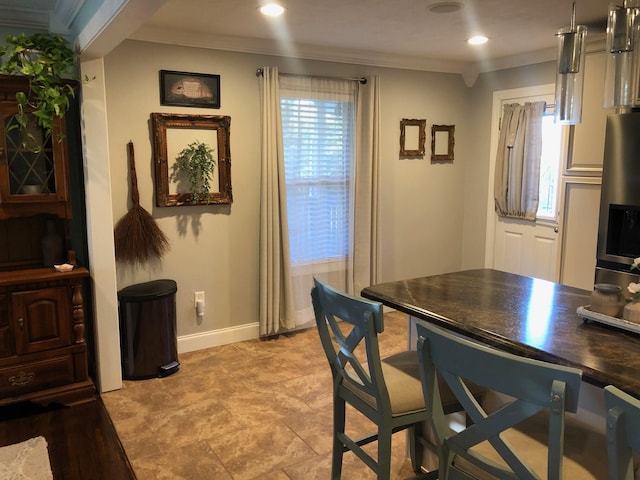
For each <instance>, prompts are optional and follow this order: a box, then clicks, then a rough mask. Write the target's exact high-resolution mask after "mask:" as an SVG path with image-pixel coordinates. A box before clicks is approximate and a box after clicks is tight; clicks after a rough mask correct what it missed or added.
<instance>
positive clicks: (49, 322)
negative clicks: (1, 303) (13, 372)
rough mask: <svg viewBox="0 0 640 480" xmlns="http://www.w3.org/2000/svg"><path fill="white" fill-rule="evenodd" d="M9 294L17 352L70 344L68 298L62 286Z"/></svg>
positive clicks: (66, 290) (30, 351) (69, 300)
mask: <svg viewBox="0 0 640 480" xmlns="http://www.w3.org/2000/svg"><path fill="white" fill-rule="evenodd" d="M11 297H12V306H13V318H14V322H15V332H16V353H18V355H20V354H25V353H33V352H40V351H43V350H50V349H52V348H58V347H64V346H66V345H69V344H70V339H71V335H70V334H71V322H72V318H71V308H70V306H69V304H70V302H71V299H70V293H69V290H68V289H67V288H66V287H51V288H43V289H40V290H31V291H27V292H14V293H12V294H11Z"/></svg>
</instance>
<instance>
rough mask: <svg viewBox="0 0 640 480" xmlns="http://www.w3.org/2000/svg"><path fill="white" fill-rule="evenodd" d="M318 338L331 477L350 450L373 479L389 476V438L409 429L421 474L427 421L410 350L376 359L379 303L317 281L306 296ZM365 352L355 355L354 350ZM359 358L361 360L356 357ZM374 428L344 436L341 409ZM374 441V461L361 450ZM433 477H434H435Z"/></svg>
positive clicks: (413, 456) (413, 459) (414, 462)
mask: <svg viewBox="0 0 640 480" xmlns="http://www.w3.org/2000/svg"><path fill="white" fill-rule="evenodd" d="M311 298H312V303H313V308H314V311H315V317H316V324H317V327H318V333H319V335H320V339H321V341H322V346H323V348H324V351H325V354H326V356H327V359H328V361H329V365H330V367H331V372H332V375H333V455H332V463H331V478H332V479H333V480H338V479H340V477H341V474H342V458H343V453H344V452H345V451H352V452H353V453H354V454H355V455H356V456H357V457H358V458H359V459H360V460H362V461H363V462H364V463H365V464H366V465H367V466H368V467H369V468H370V469H371V470H373V471H374V472H375V473H376V474H377V478H378V479H383V480H387V479H389V478H390V471H391V437H392V434H393V433H395V432H398V431H401V430H405V429H408V430H409V450H410V458H411V463H412V466H413V469H414V471H415V472H416V473H418V472H420V453H421V448H422V446H423V444H422V441H421V439H420V438H418V437H417V436H418V429H417V428H416V426H418V425H419V424H420V423H421V422H424V421H425V420H426V419H427V412H426V410H425V407H424V397H423V395H422V385H421V382H420V374H419V371H418V357H417V353H416V352H415V351H406V352H401V353H399V354H396V355H392V356H391V357H388V358H385V359H381V358H380V350H379V347H378V334H379V333H381V332H382V331H383V329H384V326H383V315H382V304H380V303H377V302H371V301H368V300H365V299H363V298H357V297H353V296H351V295H347V294H346V293H341V292H339V291H337V290H335V289H333V288H332V287H330V286H329V285H326V284H324V283H323V282H321V281H320V280H318V279H317V278H316V279H314V287H313V289H312V291H311ZM362 344H364V351H363V352H362V354H361V355H359V354H358V352H359V351H361V350H362V348H360V350H358V347H361V346H362ZM360 356H362V357H363V358H360ZM347 403H348V404H350V405H351V406H353V407H354V408H355V409H357V410H358V411H359V412H361V413H362V414H364V415H365V416H366V417H367V418H368V419H369V420H371V422H373V423H374V424H375V425H376V426H377V431H376V432H374V433H372V434H370V435H366V436H364V437H362V438H358V439H354V438H351V437H350V436H349V435H347V433H346V432H345V418H346V411H345V408H346V404H347ZM376 440H377V447H378V451H377V458H373V457H372V456H371V455H370V454H369V453H367V452H366V451H365V450H364V449H363V448H362V447H363V446H364V445H367V444H369V443H371V442H374V441H376ZM434 478H437V477H435V476H434Z"/></svg>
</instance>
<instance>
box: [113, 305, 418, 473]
mask: <svg viewBox="0 0 640 480" xmlns="http://www.w3.org/2000/svg"><path fill="white" fill-rule="evenodd" d="M406 326H407V317H406V315H404V314H401V313H399V312H390V313H387V314H385V332H384V333H383V334H382V335H381V337H380V348H381V352H382V354H383V355H385V356H386V355H389V354H391V353H395V352H397V351H401V350H403V349H405V348H406V344H407V332H406ZM179 361H180V364H181V366H180V370H179V371H178V372H177V373H175V374H173V375H170V376H168V377H166V378H162V379H160V378H158V379H149V380H140V381H125V383H124V387H123V388H122V389H121V390H118V391H114V392H108V393H106V394H104V395H103V400H104V403H105V405H106V406H107V409H108V411H109V414H110V415H111V417H112V419H113V422H114V424H115V426H116V430H117V432H118V435H119V436H120V439H121V441H122V443H123V445H124V447H125V450H126V452H127V455H128V457H129V459H130V461H131V463H132V465H133V468H134V470H135V472H136V475H137V477H138V478H139V479H140V480H152V479H172V480H178V479H190V480H191V479H194V480H195V479H198V480H200V479H202V480H206V479H215V480H231V479H233V480H253V479H261V480H303V479H304V480H310V479H319V480H320V479H328V478H330V472H331V427H332V403H331V402H332V400H331V388H332V387H331V374H330V371H329V365H328V363H327V360H326V357H325V355H324V352H323V350H322V346H321V344H320V339H319V338H318V336H317V331H316V330H315V329H310V330H307V331H304V332H300V333H297V334H295V335H291V336H283V337H280V338H278V339H277V340H269V341H260V340H253V341H247V342H240V343H235V344H232V345H224V346H220V347H214V348H210V349H207V350H200V351H196V352H189V353H185V354H181V355H179ZM350 419H351V424H350V423H349V420H350ZM367 423H368V421H367V420H366V419H364V417H361V416H359V414H357V413H356V412H355V411H350V412H348V413H347V425H348V426H349V425H352V426H354V425H355V427H354V429H356V430H357V431H358V432H366V431H368V429H367V425H366V424H367ZM348 426H347V428H349V427H348ZM370 447H371V448H372V452H375V444H373V445H370ZM405 449H406V447H405V433H404V432H399V433H397V434H396V435H394V439H393V455H394V458H393V464H392V470H393V471H392V478H393V479H402V478H407V477H411V476H412V475H413V472H412V469H411V464H410V462H409V461H408V460H406V459H405V451H406V450H405ZM342 478H343V479H345V480H349V479H357V480H360V479H363V480H366V479H373V478H375V475H374V474H373V473H372V472H371V470H369V469H368V468H367V467H366V466H364V464H363V463H362V462H360V461H359V460H358V459H357V458H356V457H355V456H354V455H353V454H352V453H346V454H345V458H344V466H343V476H342Z"/></svg>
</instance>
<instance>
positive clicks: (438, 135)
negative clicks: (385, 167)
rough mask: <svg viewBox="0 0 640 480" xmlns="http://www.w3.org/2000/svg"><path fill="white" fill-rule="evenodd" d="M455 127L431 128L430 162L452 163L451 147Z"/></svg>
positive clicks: (453, 140) (453, 141)
mask: <svg viewBox="0 0 640 480" xmlns="http://www.w3.org/2000/svg"><path fill="white" fill-rule="evenodd" d="M455 131H456V126H455V125H432V126H431V161H432V162H442V161H445V162H448V161H453V147H454V145H455V143H456V142H455V138H454V133H455Z"/></svg>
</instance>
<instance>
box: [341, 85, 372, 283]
mask: <svg viewBox="0 0 640 480" xmlns="http://www.w3.org/2000/svg"><path fill="white" fill-rule="evenodd" d="M356 129H357V138H356V168H355V178H354V182H355V189H354V199H353V204H354V208H353V237H352V238H353V244H352V251H353V254H352V255H351V256H350V257H349V258H350V260H351V262H352V265H351V268H350V269H349V271H350V273H351V274H350V275H349V276H348V277H347V278H348V284H347V290H348V292H349V293H351V294H352V295H359V294H360V292H361V291H362V289H363V288H365V287H368V286H369V285H372V284H374V283H377V282H378V265H379V254H380V251H379V248H378V239H379V238H380V235H379V231H378V187H379V181H380V178H379V169H380V87H379V81H378V77H377V76H374V77H369V78H367V83H366V85H359V88H358V113H357V118H356Z"/></svg>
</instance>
